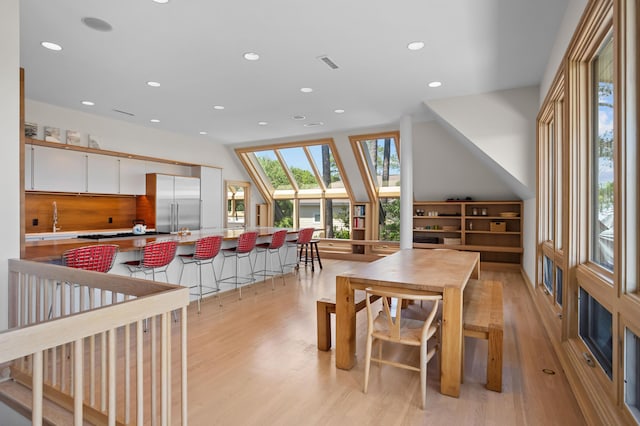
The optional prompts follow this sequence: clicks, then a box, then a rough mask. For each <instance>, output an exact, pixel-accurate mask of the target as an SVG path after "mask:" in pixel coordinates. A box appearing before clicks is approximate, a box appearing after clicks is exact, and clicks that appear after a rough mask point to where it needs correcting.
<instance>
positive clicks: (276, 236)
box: [253, 229, 287, 289]
mask: <svg viewBox="0 0 640 426" xmlns="http://www.w3.org/2000/svg"><path fill="white" fill-rule="evenodd" d="M286 239H287V230H286V229H280V230H278V231H276V232H274V233H273V235H272V236H271V241H270V242H268V243H261V244H256V259H255V261H254V263H253V273H254V274H256V275H262V276H263V277H264V279H265V280H266V279H267V276H270V277H271V289H275V286H274V284H273V278H274V277H275V276H276V275H280V276H281V277H282V284H283V285H284V284H285V280H284V267H283V266H282V258H281V257H280V248H281V247H282V246H284V243H285V241H286ZM260 253H264V269H262V270H258V271H256V264H257V263H258V255H259V254H260ZM274 254H275V255H277V256H278V265H279V269H278V270H274V269H267V257H271V259H273V255H274ZM271 265H272V262H269V266H270V267H271Z"/></svg>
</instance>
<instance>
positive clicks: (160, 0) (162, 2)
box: [153, 0, 169, 4]
mask: <svg viewBox="0 0 640 426" xmlns="http://www.w3.org/2000/svg"><path fill="white" fill-rule="evenodd" d="M153 2H154V3H159V4H167V3H169V0H153Z"/></svg>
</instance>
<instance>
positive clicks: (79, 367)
mask: <svg viewBox="0 0 640 426" xmlns="http://www.w3.org/2000/svg"><path fill="white" fill-rule="evenodd" d="M73 352H74V357H73V358H74V363H73V370H74V375H73V377H74V380H73V424H74V426H82V424H83V411H82V406H83V402H84V390H83V388H82V386H83V383H84V377H83V373H84V365H83V362H82V354H83V352H84V340H82V339H78V340H76V341H75V342H74V343H73Z"/></svg>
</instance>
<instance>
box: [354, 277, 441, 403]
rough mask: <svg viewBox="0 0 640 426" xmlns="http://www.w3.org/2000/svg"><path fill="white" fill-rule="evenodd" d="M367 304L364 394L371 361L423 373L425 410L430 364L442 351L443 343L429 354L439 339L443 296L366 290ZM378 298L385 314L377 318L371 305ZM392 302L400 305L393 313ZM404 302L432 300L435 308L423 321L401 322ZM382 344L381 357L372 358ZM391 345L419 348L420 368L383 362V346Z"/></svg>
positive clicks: (387, 361) (403, 320)
mask: <svg viewBox="0 0 640 426" xmlns="http://www.w3.org/2000/svg"><path fill="white" fill-rule="evenodd" d="M365 291H366V297H365V300H366V304H367V324H368V327H367V351H366V358H365V370H364V393H367V388H368V386H369V370H370V366H371V361H375V362H378V363H380V364H388V365H391V366H394V367H400V368H404V369H407V370H412V371H418V372H420V389H421V392H422V409H424V408H425V405H426V394H427V363H428V362H429V361H430V360H431V358H433V355H434V354H435V353H436V352H437V351H439V349H440V343H439V342H436V345H435V346H434V347H433V348H432V349H430V350H427V342H428V341H429V339H431V338H432V337H433V336H436V337H439V335H440V333H439V331H438V329H439V323H437V322H434V319H435V317H436V313H437V311H438V301H439V300H442V295H439V294H438V295H425V294H411V293H409V292H404V291H399V290H398V291H385V290H374V289H371V288H367V289H366V290H365ZM372 296H379V297H380V298H382V307H383V310H382V311H381V312H380V313H379V314H378V315H377V316H376V315H375V314H374V312H373V306H372V305H371V297H372ZM391 299H396V300H397V303H396V305H395V306H394V307H395V309H393V311H392V306H391ZM404 300H429V301H432V306H431V308H430V309H428V313H427V317H426V319H425V320H424V321H420V320H415V319H409V318H402V305H403V301H404ZM376 341H378V342H379V351H378V357H377V358H373V357H372V356H371V351H372V347H373V344H374V343H375V342H376ZM385 341H386V342H391V343H396V344H401V345H409V346H418V347H419V348H420V365H419V366H418V367H416V366H413V365H408V364H402V363H399V362H396V361H391V360H386V359H383V358H382V343H383V342H385Z"/></svg>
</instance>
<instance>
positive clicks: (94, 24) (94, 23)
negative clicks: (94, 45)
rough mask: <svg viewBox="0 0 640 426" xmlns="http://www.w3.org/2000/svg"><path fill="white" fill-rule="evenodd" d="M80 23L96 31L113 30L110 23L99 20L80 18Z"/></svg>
mask: <svg viewBox="0 0 640 426" xmlns="http://www.w3.org/2000/svg"><path fill="white" fill-rule="evenodd" d="M82 23H83V24H85V25H86V26H87V27H89V28H91V29H92V30H96V31H102V32H109V31H111V30H112V29H113V28H112V27H111V24H110V23H108V22H107V21H103V20H102V19H99V18H91V17H85V18H82Z"/></svg>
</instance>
